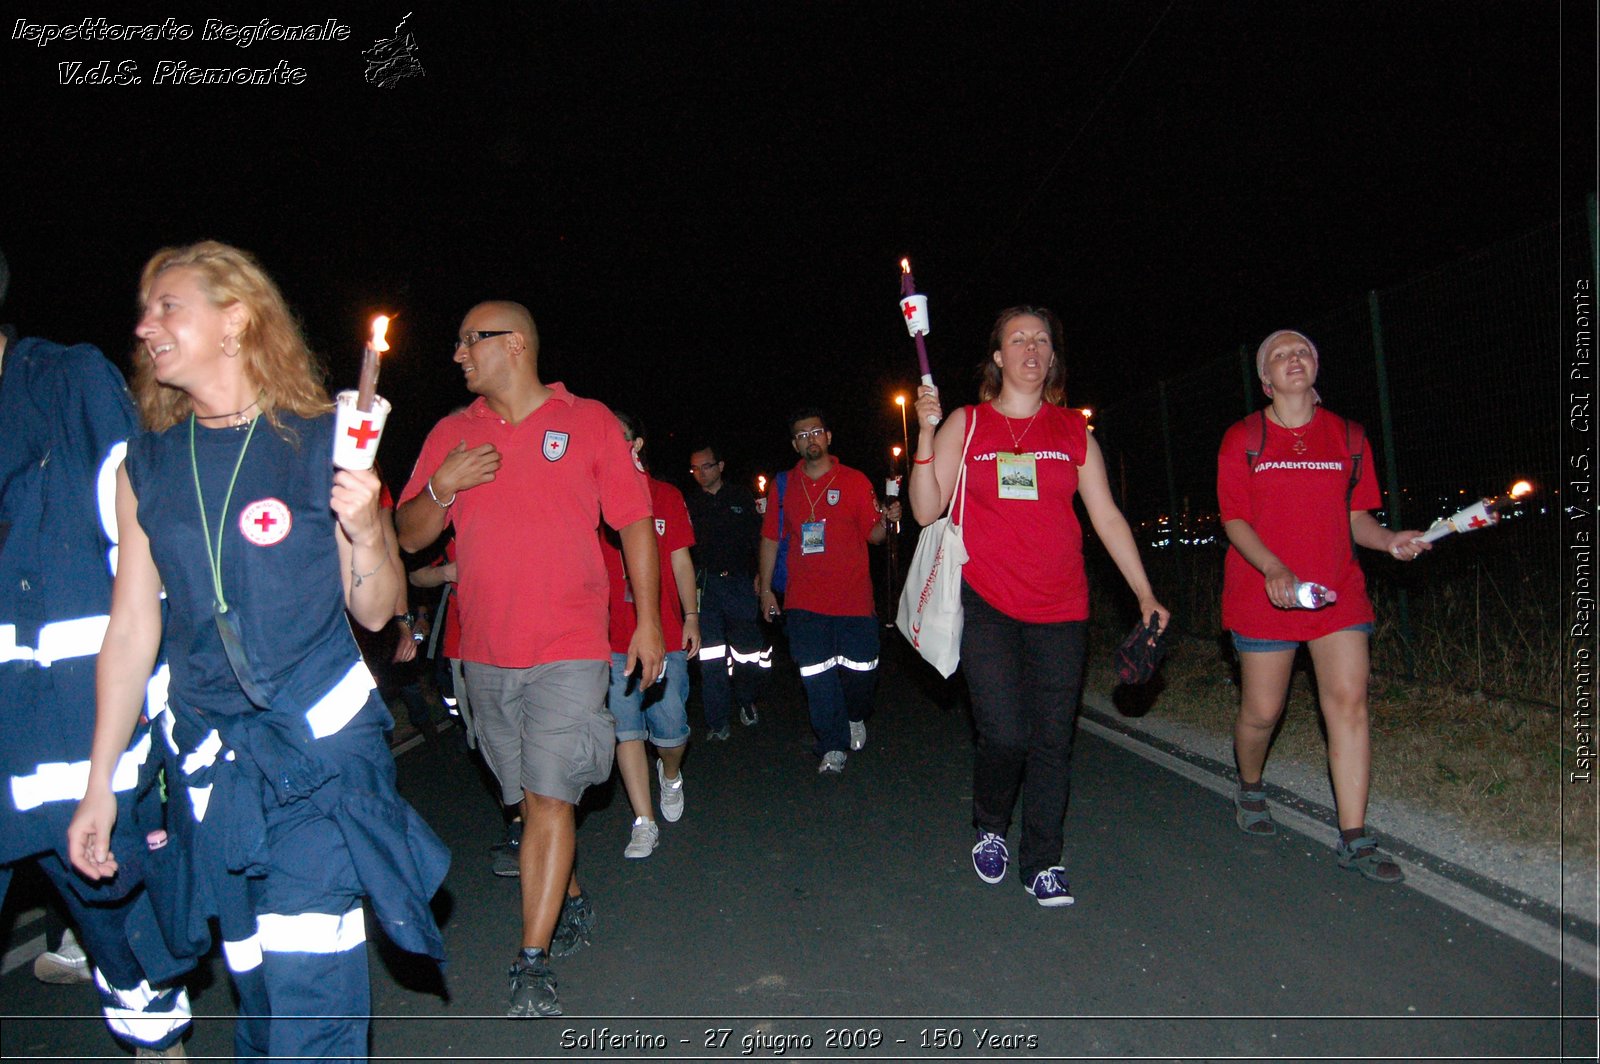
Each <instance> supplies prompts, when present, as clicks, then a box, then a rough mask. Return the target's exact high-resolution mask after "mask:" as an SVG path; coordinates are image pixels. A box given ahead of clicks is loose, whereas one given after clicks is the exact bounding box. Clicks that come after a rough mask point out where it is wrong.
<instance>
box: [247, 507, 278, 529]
mask: <svg viewBox="0 0 1600 1064" xmlns="http://www.w3.org/2000/svg"><path fill="white" fill-rule="evenodd" d="M250 523H251V524H253V525H255V526H256V527H257V528H259V529H261V531H262V532H263V533H265V532H267V531H268V530H270V529H271V528H272V526H273V525H275V524H277V523H278V521H277V518H275V517H273V516H272V515H271V514H270V513H267V512H266V511H265V510H263V511H261V516H260V517H258V518H256V519H255V520H254V521H252V522H250Z"/></svg>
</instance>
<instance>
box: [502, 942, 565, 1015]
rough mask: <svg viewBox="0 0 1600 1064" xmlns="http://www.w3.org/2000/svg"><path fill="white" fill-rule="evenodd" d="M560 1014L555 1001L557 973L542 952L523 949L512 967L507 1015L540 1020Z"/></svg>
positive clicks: (559, 1006)
mask: <svg viewBox="0 0 1600 1064" xmlns="http://www.w3.org/2000/svg"><path fill="white" fill-rule="evenodd" d="M559 1015H561V1002H560V1001H558V1000H556V973H555V972H554V971H553V970H552V969H551V968H550V963H549V960H548V959H547V958H546V957H545V955H544V950H542V949H525V950H523V951H521V952H520V953H518V954H517V959H516V960H515V961H513V962H512V964H511V1003H510V1004H509V1005H507V1006H506V1016H507V1017H508V1018H509V1019H513V1020H542V1019H544V1018H545V1017H547V1016H559Z"/></svg>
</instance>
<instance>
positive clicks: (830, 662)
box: [786, 610, 878, 756]
mask: <svg viewBox="0 0 1600 1064" xmlns="http://www.w3.org/2000/svg"><path fill="white" fill-rule="evenodd" d="M786 616H787V617H788V619H789V653H790V654H792V655H793V656H794V660H795V664H797V665H799V666H800V682H801V683H802V684H803V685H804V686H805V689H806V702H807V703H808V704H809V706H810V708H811V730H812V731H813V732H815V733H816V736H817V745H816V747H815V748H814V752H815V753H816V754H817V755H818V756H821V755H822V754H826V753H828V752H830V751H833V750H839V751H845V750H849V749H850V721H864V720H866V719H867V717H868V716H869V715H871V713H872V692H873V689H874V688H876V686H877V682H878V619H877V618H876V617H873V616H870V615H869V616H866V617H833V616H830V615H828V614H825V613H812V612H811V611H810V610H789V611H788V613H787V614H786Z"/></svg>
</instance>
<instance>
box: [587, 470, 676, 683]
mask: <svg viewBox="0 0 1600 1064" xmlns="http://www.w3.org/2000/svg"><path fill="white" fill-rule="evenodd" d="M650 512H651V513H652V514H654V515H655V525H656V558H657V560H658V561H659V562H660V565H661V635H662V637H663V639H664V640H665V641H666V644H667V651H668V652H669V653H670V652H671V651H674V650H682V649H683V602H682V601H681V600H680V599H679V597H678V577H677V574H675V573H674V572H673V571H672V552H673V551H675V550H682V549H683V548H685V547H692V546H694V529H693V528H692V527H690V524H689V507H688V506H686V505H685V504H684V501H683V493H682V492H680V491H679V490H678V489H677V488H675V487H673V486H672V485H671V484H667V483H664V482H662V481H659V480H656V479H655V478H654V477H652V478H651V479H650ZM612 540H613V537H612V536H609V535H607V534H606V533H604V532H602V533H600V550H601V552H602V553H603V554H604V555H605V560H606V576H607V577H609V578H610V583H611V651H612V653H614V654H626V653H627V652H628V644H629V643H630V642H632V641H633V629H634V627H635V626H636V625H637V624H638V623H639V614H638V610H636V609H635V608H634V603H633V589H632V588H631V587H630V586H629V584H628V577H627V574H626V573H625V571H624V568H623V559H622V549H621V547H620V545H618V544H617V543H614V542H613V541H612Z"/></svg>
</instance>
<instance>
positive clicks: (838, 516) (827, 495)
mask: <svg viewBox="0 0 1600 1064" xmlns="http://www.w3.org/2000/svg"><path fill="white" fill-rule="evenodd" d="M829 460H830V461H831V462H832V463H833V466H832V468H830V469H829V470H828V471H827V472H826V473H823V474H822V476H820V477H818V478H817V479H815V480H812V479H811V478H810V477H808V476H806V470H805V462H804V461H803V460H802V461H800V462H796V463H795V467H794V468H793V469H791V470H790V471H789V476H788V478H787V481H786V488H787V490H786V491H785V492H784V498H783V524H784V528H785V529H787V530H788V533H789V553H788V558H789V563H788V564H789V588H788V590H787V591H786V592H784V596H783V606H784V609H790V610H810V611H811V612H812V613H825V614H828V615H830V616H833V617H867V616H871V614H872V612H873V606H872V576H871V574H870V573H869V572H868V571H867V537H868V536H870V535H872V530H873V528H874V527H876V525H877V524H878V521H879V520H881V517H880V515H879V513H878V499H877V496H876V495H874V494H873V491H872V482H871V481H870V480H868V479H867V478H866V475H865V474H863V473H861V472H859V471H858V470H855V469H851V468H850V467H849V466H847V465H844V464H843V463H841V462H840V461H839V460H838V459H837V458H830V459H829ZM810 521H819V522H821V523H822V525H823V547H824V549H823V550H822V551H821V552H820V553H812V554H807V553H805V551H804V549H803V546H802V543H801V526H802V525H804V524H806V523H807V522H810ZM761 535H762V536H764V537H765V538H767V539H771V540H777V539H780V538H781V536H782V531H781V530H780V529H779V528H778V485H777V480H776V479H774V480H773V484H772V487H771V488H770V489H768V491H767V513H766V517H765V518H764V519H763V521H762V525H761Z"/></svg>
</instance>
